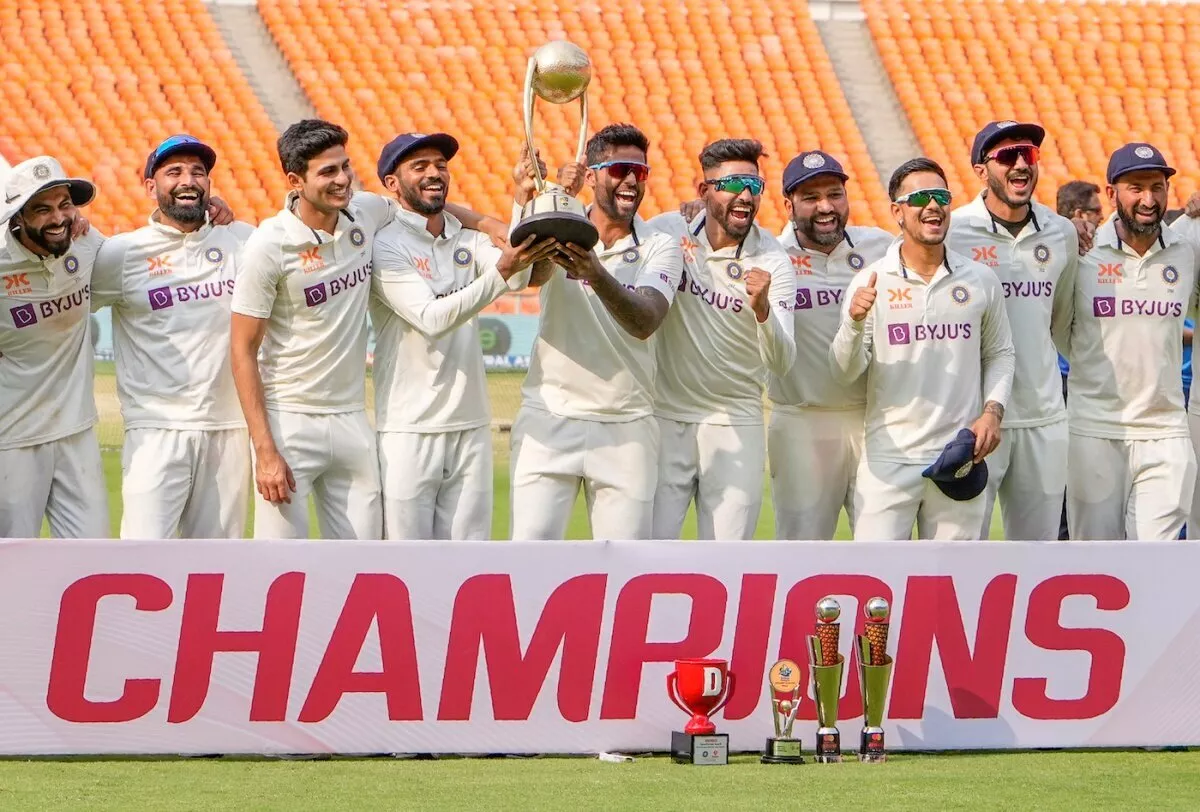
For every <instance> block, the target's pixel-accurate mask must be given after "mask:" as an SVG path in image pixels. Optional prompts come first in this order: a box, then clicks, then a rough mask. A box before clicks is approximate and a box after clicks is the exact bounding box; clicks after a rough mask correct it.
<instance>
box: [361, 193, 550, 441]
mask: <svg viewBox="0 0 1200 812" xmlns="http://www.w3.org/2000/svg"><path fill="white" fill-rule="evenodd" d="M443 216H444V217H445V227H444V229H443V231H442V234H441V236H439V237H434V236H433V235H432V234H430V233H429V231H428V230H427V229H426V223H427V222H428V221H427V220H426V218H425V217H424V216H422V215H420V214H416V213H415V212H411V211H408V210H406V209H401V208H398V209H397V210H396V212H395V214H394V215H393V217H392V220H391V222H389V223H388V224H387V225H386V226H384V227H383V229H382V230H380V232H379V234H378V235H376V237H375V248H374V266H375V267H374V275H373V278H372V280H371V285H372V291H373V295H372V297H371V321H372V322H373V323H374V325H375V427H376V429H377V430H378V431H406V432H446V431H459V430H462V429H470V428H478V427H479V426H486V425H488V424H489V423H490V422H491V412H490V410H489V406H488V391H487V378H486V373H485V370H484V368H483V351H482V349H481V345H480V340H479V321H478V319H476V318H475V315H476V314H477V313H478V312H479V311H480V310H482V309H483V308H484V307H486V306H487V305H488V304H490V303H491V302H493V301H495V300H496V299H497V298H498V297H499V296H500V295H501V294H503V293H504V292H505V291H507V290H510V289H511V290H519V289H520V284H521V282H520V281H518V277H519V276H520V275H519V274H518V275H514V276H513V277H512V278H511V279H510V283H511V285H510V283H506V282H505V281H504V277H502V276H501V275H500V272H499V271H498V270H496V263H497V261H498V260H499V259H500V249H498V248H496V247H495V246H494V245H492V243H491V240H490V239H489V238H488V237H487V236H486V235H484V234H481V233H480V232H478V231H472V230H470V229H467V228H463V225H462V223H460V222H459V221H458V220H457V219H455V218H454V216H453V215H451V214H449V213H448V212H446V213H444V215H443ZM524 278H525V279H528V274H525V275H524Z"/></svg>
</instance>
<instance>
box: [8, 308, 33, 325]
mask: <svg viewBox="0 0 1200 812" xmlns="http://www.w3.org/2000/svg"><path fill="white" fill-rule="evenodd" d="M8 312H9V313H11V314H12V320H13V324H15V325H16V326H17V329H20V328H22V327H29V326H30V325H32V324H37V311H36V310H34V309H33V305H32V304H23V305H18V306H17V307H13V308H10V309H9V311H8Z"/></svg>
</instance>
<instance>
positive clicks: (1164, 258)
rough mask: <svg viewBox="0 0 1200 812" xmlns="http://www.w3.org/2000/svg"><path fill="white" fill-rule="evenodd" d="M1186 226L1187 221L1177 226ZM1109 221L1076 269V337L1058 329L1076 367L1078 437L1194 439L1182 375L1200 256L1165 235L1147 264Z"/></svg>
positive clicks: (1172, 234) (1071, 400)
mask: <svg viewBox="0 0 1200 812" xmlns="http://www.w3.org/2000/svg"><path fill="white" fill-rule="evenodd" d="M1180 219H1181V220H1182V219H1186V218H1180ZM1115 223H1116V219H1115V215H1114V217H1110V218H1109V219H1108V220H1107V221H1106V222H1105V223H1104V224H1103V225H1101V226H1100V228H1098V229H1097V230H1096V237H1095V242H1094V243H1093V245H1092V250H1091V251H1089V252H1088V253H1087V254H1086V255H1085V256H1083V257H1082V258H1080V260H1079V274H1078V277H1077V279H1076V283H1075V296H1074V300H1073V305H1074V318H1073V320H1072V321H1071V322H1070V326H1069V328H1061V327H1060V328H1056V329H1055V337H1056V339H1058V343H1059V345H1060V349H1061V351H1062V352H1063V354H1064V355H1065V356H1066V358H1067V360H1068V361H1069V362H1070V364H1071V374H1070V375H1069V376H1068V377H1067V394H1068V397H1067V410H1068V415H1069V418H1068V419H1069V425H1070V430H1071V433H1072V434H1079V435H1082V436H1085V437H1099V438H1106V439H1112V440H1146V439H1164V438H1169V437H1187V436H1188V425H1187V414H1186V412H1185V411H1184V408H1183V386H1182V384H1181V383H1180V380H1179V370H1180V367H1181V365H1182V363H1183V321H1184V319H1185V318H1186V317H1187V313H1188V310H1189V309H1190V308H1191V307H1192V306H1193V303H1194V299H1195V295H1196V279H1197V260H1198V259H1200V251H1198V249H1197V248H1196V247H1195V246H1194V245H1193V244H1192V243H1191V242H1190V241H1188V240H1186V239H1184V238H1183V237H1182V236H1180V234H1179V233H1178V232H1177V231H1174V230H1172V229H1169V228H1168V229H1163V230H1162V232H1161V233H1160V235H1159V239H1158V240H1156V241H1155V242H1154V244H1153V245H1152V246H1151V247H1150V249H1149V250H1148V251H1146V254H1145V255H1144V256H1140V257H1139V256H1138V255H1137V254H1136V253H1135V252H1134V251H1133V249H1131V248H1130V247H1129V246H1128V245H1127V244H1126V243H1125V242H1124V241H1123V240H1121V238H1120V237H1118V236H1117V230H1116V225H1115Z"/></svg>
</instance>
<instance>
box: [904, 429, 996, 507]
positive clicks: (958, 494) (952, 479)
mask: <svg viewBox="0 0 1200 812" xmlns="http://www.w3.org/2000/svg"><path fill="white" fill-rule="evenodd" d="M974 459H975V432H973V431H971V430H970V429H959V432H958V434H957V435H956V436H955V437H954V439H953V440H951V441H950V442H948V443H946V447H945V448H943V449H942V453H941V455H940V456H939V457H938V458H937V459H936V460H934V463H933V465H931V466H929V467H928V468H926V469H925V470H924V471H922V472H921V476H925V477H929V478H930V479H932V480H933V484H934V485H937V486H938V489H939V490H941V492H942V493H944V494H946V495H947V496H949V497H950V498H951V499H953V500H955V501H956V502H967V501H969V500H971V499H974V498H975V497H976V496H978V495H979V494H981V493H983V489H984V488H986V487H987V480H988V469H987V463H986V462H974Z"/></svg>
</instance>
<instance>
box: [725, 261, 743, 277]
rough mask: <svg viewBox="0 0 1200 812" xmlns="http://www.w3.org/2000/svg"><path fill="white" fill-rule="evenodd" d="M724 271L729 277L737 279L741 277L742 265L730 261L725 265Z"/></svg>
mask: <svg viewBox="0 0 1200 812" xmlns="http://www.w3.org/2000/svg"><path fill="white" fill-rule="evenodd" d="M725 273H726V275H728V276H729V278H730V279H733V280H735V281H736V280H738V279H741V278H742V273H743V271H742V266H741V265H739V264H738V263H736V262H731V263H729V264H728V265H726V266H725Z"/></svg>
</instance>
